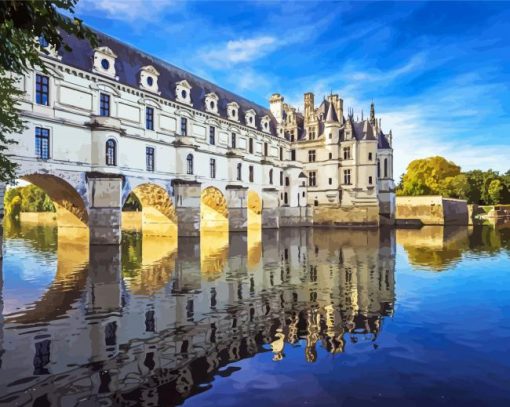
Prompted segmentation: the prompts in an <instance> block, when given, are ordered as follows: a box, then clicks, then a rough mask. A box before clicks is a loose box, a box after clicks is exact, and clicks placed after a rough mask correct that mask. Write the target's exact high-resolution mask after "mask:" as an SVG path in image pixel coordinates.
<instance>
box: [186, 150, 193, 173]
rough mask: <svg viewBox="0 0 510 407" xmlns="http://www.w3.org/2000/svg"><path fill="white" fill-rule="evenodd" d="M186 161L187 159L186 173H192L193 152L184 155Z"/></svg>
mask: <svg viewBox="0 0 510 407" xmlns="http://www.w3.org/2000/svg"><path fill="white" fill-rule="evenodd" d="M186 161H187V173H188V174H190V175H191V174H193V154H188V156H187V157H186Z"/></svg>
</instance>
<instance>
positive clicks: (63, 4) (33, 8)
mask: <svg viewBox="0 0 510 407" xmlns="http://www.w3.org/2000/svg"><path fill="white" fill-rule="evenodd" d="M77 2H78V0H55V1H49V0H23V1H20V0H3V1H1V2H0V182H6V181H13V180H14V178H15V171H16V165H15V164H14V163H13V162H12V161H10V159H9V156H8V154H7V153H6V150H7V147H8V144H11V143H15V142H16V141H15V140H14V139H13V138H12V137H13V135H15V134H17V133H20V132H21V131H22V130H23V128H24V125H23V121H22V120H21V118H20V114H19V110H18V108H17V106H16V100H17V99H18V98H19V97H20V96H22V94H23V92H21V91H20V90H19V89H18V88H17V86H16V82H17V80H18V79H19V75H23V74H24V73H26V72H27V71H28V70H30V69H32V68H33V67H35V66H39V67H41V69H43V71H45V66H44V61H43V59H42V57H41V56H42V55H43V54H42V53H44V52H47V51H46V50H44V49H43V48H40V47H38V46H37V45H36V39H37V38H44V39H45V40H46V41H47V42H48V43H49V44H51V45H52V46H53V47H55V49H57V50H59V49H60V48H62V47H63V48H64V49H66V50H67V51H71V48H70V47H69V46H68V45H67V44H65V42H64V41H63V38H62V36H61V34H60V32H59V30H64V31H67V32H68V33H70V34H72V35H74V36H76V37H78V38H80V39H87V40H88V41H90V42H91V44H92V45H93V46H94V47H95V46H97V38H96V36H95V34H94V33H93V32H92V31H90V29H88V28H86V27H85V26H83V23H82V20H80V19H78V18H76V17H74V13H75V11H74V7H75V6H76V3H77ZM61 12H65V13H67V14H69V15H71V16H72V17H66V16H64V15H63V14H61Z"/></svg>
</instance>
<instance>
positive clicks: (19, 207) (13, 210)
mask: <svg viewBox="0 0 510 407" xmlns="http://www.w3.org/2000/svg"><path fill="white" fill-rule="evenodd" d="M4 207H5V214H6V216H10V217H11V218H18V217H19V214H20V212H55V206H54V205H53V202H52V201H51V199H50V197H49V196H48V195H46V193H45V192H44V191H43V190H42V189H41V188H39V187H36V186H35V185H32V184H31V185H27V186H24V187H15V188H9V189H7V191H5V197H4ZM123 210H125V211H141V210H142V205H141V204H140V201H139V200H138V198H137V197H136V196H135V194H133V193H131V194H129V196H128V198H127V200H126V203H125V204H124V208H123Z"/></svg>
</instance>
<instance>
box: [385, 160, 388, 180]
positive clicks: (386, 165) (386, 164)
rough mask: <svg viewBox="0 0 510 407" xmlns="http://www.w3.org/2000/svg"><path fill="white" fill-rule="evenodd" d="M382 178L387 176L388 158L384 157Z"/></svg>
mask: <svg viewBox="0 0 510 407" xmlns="http://www.w3.org/2000/svg"><path fill="white" fill-rule="evenodd" d="M384 178H388V159H387V158H385V159H384Z"/></svg>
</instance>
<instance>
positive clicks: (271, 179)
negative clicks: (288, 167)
mask: <svg viewBox="0 0 510 407" xmlns="http://www.w3.org/2000/svg"><path fill="white" fill-rule="evenodd" d="M269 183H270V184H271V185H273V170H272V169H271V170H269Z"/></svg>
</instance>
